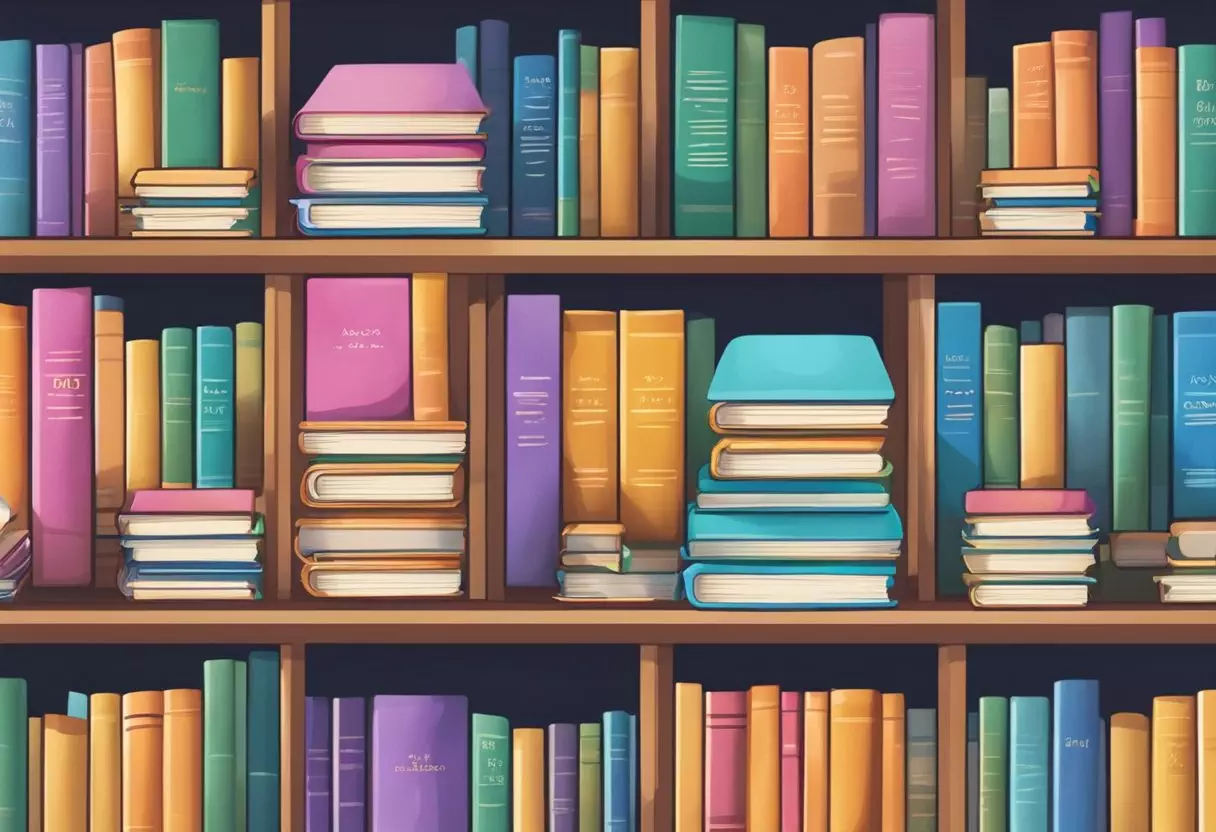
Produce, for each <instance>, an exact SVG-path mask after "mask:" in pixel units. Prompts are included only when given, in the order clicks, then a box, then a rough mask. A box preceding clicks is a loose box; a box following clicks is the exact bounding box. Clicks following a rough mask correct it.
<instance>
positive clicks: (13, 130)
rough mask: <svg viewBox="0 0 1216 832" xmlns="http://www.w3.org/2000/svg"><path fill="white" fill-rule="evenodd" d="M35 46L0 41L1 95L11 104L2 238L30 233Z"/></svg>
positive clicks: (2, 166)
mask: <svg viewBox="0 0 1216 832" xmlns="http://www.w3.org/2000/svg"><path fill="white" fill-rule="evenodd" d="M33 63H34V61H33V48H32V46H31V44H30V42H29V41H28V40H5V41H0V97H3V99H4V100H5V101H6V102H8V103H9V105H10V109H9V110H8V111H7V115H8V118H6V119H4V120H3V121H0V177H3V179H4V181H5V182H7V183H8V185H7V186H6V187H5V188H4V191H3V193H0V237H28V236H30V216H31V213H32V212H31V206H30V188H31V184H32V183H31V177H30V173H31V171H30V157H31V153H30V139H31V137H33V136H34V135H35V130H34V117H33V116H34V114H33V112H32V107H31V104H32V101H33V99H32V97H31V95H30V92H31V89H30V81H31V77H30V76H31V74H32V73H31V70H32V68H33Z"/></svg>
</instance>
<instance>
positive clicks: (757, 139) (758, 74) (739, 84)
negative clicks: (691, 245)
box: [735, 23, 768, 237]
mask: <svg viewBox="0 0 1216 832" xmlns="http://www.w3.org/2000/svg"><path fill="white" fill-rule="evenodd" d="M737 44H738V45H737V53H736V57H735V61H736V62H737V66H736V67H735V70H736V76H737V77H736V79H735V87H736V89H737V90H738V94H739V103H738V106H737V107H736V108H735V234H736V236H739V237H767V236H768V96H767V95H766V89H765V83H764V79H765V73H766V71H767V64H768V61H767V59H766V51H765V48H764V27H763V26H758V25H756V24H754V23H740V24H739V26H738V30H737Z"/></svg>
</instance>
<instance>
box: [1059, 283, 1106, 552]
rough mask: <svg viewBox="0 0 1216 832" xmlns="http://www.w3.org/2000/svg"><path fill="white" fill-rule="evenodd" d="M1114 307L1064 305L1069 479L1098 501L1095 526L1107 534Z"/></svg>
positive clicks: (1065, 467)
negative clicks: (1112, 319) (1111, 318)
mask: <svg viewBox="0 0 1216 832" xmlns="http://www.w3.org/2000/svg"><path fill="white" fill-rule="evenodd" d="M1110 315H1111V312H1110V307H1095V306H1070V307H1068V308H1066V309H1065V310H1064V340H1065V343H1066V344H1068V348H1067V349H1066V350H1065V351H1064V361H1065V379H1066V382H1065V385H1066V394H1067V403H1066V405H1065V417H1064V419H1065V421H1064V424H1065V443H1064V447H1065V448H1067V451H1066V454H1065V463H1064V471H1065V482H1066V484H1067V486H1068V487H1069V488H1079V489H1084V490H1085V491H1086V492H1087V493H1088V494H1089V497H1090V499H1091V500H1093V501H1094V516H1093V520H1092V522H1091V525H1092V526H1094V527H1095V528H1097V529H1098V530H1100V531H1101V532H1103V533H1107V532H1109V531H1110V528H1111V526H1110V521H1111V516H1110V515H1111V476H1112V474H1111V456H1110V443H1111V403H1110V395H1111V341H1110V339H1111V324H1110Z"/></svg>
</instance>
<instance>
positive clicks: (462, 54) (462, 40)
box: [456, 26, 477, 84]
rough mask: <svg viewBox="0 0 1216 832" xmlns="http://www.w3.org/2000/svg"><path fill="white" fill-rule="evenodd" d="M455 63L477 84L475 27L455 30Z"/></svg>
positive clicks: (463, 27)
mask: <svg viewBox="0 0 1216 832" xmlns="http://www.w3.org/2000/svg"><path fill="white" fill-rule="evenodd" d="M456 63H458V64H460V65H461V66H462V67H464V68H465V70H466V71H467V72H468V73H469V77H470V78H472V79H473V83H474V84H476V83H477V27H476V26H461V27H460V28H459V29H457V30H456Z"/></svg>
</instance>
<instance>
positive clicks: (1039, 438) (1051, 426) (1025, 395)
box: [1018, 344, 1065, 488]
mask: <svg viewBox="0 0 1216 832" xmlns="http://www.w3.org/2000/svg"><path fill="white" fill-rule="evenodd" d="M1018 363H1019V368H1020V370H1021V379H1020V381H1019V385H1018V406H1019V408H1020V411H1021V412H1020V413H1019V414H1018V428H1019V444H1020V454H1021V458H1020V460H1019V463H1018V465H1019V468H1020V469H1021V470H1020V473H1019V477H1018V483H1019V485H1020V486H1021V487H1022V488H1063V487H1064V477H1065V472H1064V466H1065V462H1064V433H1065V427H1064V422H1065V398H1064V395H1065V393H1064V345H1063V344H1027V345H1024V346H1022V347H1021V355H1020V356H1019V362H1018Z"/></svg>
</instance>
